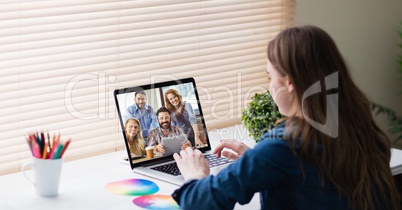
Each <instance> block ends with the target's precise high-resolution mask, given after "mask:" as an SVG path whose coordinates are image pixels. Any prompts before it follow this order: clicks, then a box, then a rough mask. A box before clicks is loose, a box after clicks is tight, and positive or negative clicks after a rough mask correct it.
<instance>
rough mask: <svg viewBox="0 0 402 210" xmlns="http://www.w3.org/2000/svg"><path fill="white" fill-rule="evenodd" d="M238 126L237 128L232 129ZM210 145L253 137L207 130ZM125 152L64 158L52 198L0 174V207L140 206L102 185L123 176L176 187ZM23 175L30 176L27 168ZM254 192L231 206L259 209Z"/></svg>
mask: <svg viewBox="0 0 402 210" xmlns="http://www.w3.org/2000/svg"><path fill="white" fill-rule="evenodd" d="M236 130H238V131H236ZM209 136H210V141H211V146H212V147H214V146H215V145H217V144H218V142H219V139H228V138H231V139H239V140H240V139H245V140H244V142H245V143H246V144H248V145H249V146H251V147H252V146H253V145H254V141H253V140H252V139H250V138H248V137H247V133H246V132H244V129H242V128H241V127H240V126H233V127H230V128H228V129H221V130H216V131H211V132H210V134H209ZM125 156H126V152H125V151H118V152H113V153H108V154H103V155H99V156H95V157H90V158H84V159H80V160H74V161H69V162H65V163H64V165H63V168H62V173H61V180H60V186H59V195H58V196H56V197H53V198H46V197H41V196H38V195H37V194H36V192H35V190H34V187H33V186H32V185H31V184H30V183H29V182H28V181H27V180H26V179H25V178H24V176H23V175H22V173H21V172H18V173H13V174H8V175H3V176H1V178H0V186H1V187H0V209H7V210H13V209H18V210H21V209H27V210H28V209H29V210H36V209H37V210H48V209H49V210H50V209H51V210H54V209H58V210H64V209H66V210H67V209H68V210H70V209H74V210H81V209H82V210H88V209H110V210H115V209H116V210H118V209H142V208H141V207H138V206H135V205H134V204H133V202H132V201H133V199H135V198H137V197H138V196H126V195H117V194H114V193H111V192H109V191H106V190H105V189H104V187H105V185H106V184H107V183H110V182H114V181H119V180H124V179H133V178H138V179H147V180H151V181H153V182H155V183H156V184H157V185H158V186H159V191H158V192H156V193H155V195H170V194H171V193H172V192H173V191H174V190H175V189H177V188H178V187H177V186H175V185H172V184H169V183H166V182H163V181H160V180H156V179H152V178H149V177H146V176H142V175H139V174H134V173H133V172H132V170H131V168H130V166H129V165H126V164H122V163H120V162H119V160H120V159H121V158H122V157H125ZM27 175H28V176H30V177H33V174H32V173H31V170H29V171H27ZM259 208H260V203H259V198H258V195H256V196H254V198H253V199H252V201H251V202H250V203H249V204H247V205H245V206H240V205H238V204H237V205H236V207H235V209H259Z"/></svg>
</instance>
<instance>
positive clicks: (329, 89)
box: [267, 26, 398, 210]
mask: <svg viewBox="0 0 402 210" xmlns="http://www.w3.org/2000/svg"><path fill="white" fill-rule="evenodd" d="M267 51H268V52H267V53H268V59H269V61H270V62H271V64H272V65H273V66H274V68H275V69H276V70H277V71H278V72H279V73H280V74H281V75H282V76H285V75H287V76H288V77H289V79H290V82H291V83H292V84H293V86H294V89H295V96H296V100H297V104H298V105H299V106H300V107H301V108H302V111H303V118H300V117H296V116H288V117H287V121H286V130H287V131H290V130H291V129H292V128H294V130H293V132H292V133H289V132H287V136H286V137H285V140H288V141H290V143H291V145H293V148H294V146H295V144H296V141H297V139H296V137H297V136H300V137H301V138H300V144H301V148H300V151H298V152H297V155H299V157H303V158H307V159H309V160H310V161H312V163H313V164H314V165H315V166H316V167H317V169H318V170H319V172H320V173H321V175H322V176H324V177H326V178H327V179H329V180H330V181H331V182H332V183H333V184H334V185H335V186H336V187H337V188H338V190H339V191H340V192H341V193H343V194H344V195H346V196H347V197H348V198H349V202H350V207H351V209H370V210H371V209H378V208H379V205H380V204H385V205H386V207H387V209H397V208H398V207H397V206H398V197H397V196H398V192H397V189H396V186H395V183H394V180H393V177H392V173H391V170H390V166H389V161H390V157H391V154H390V147H391V141H390V140H389V138H388V137H387V135H386V134H385V133H384V132H383V131H382V130H381V129H380V128H379V127H378V125H377V124H376V122H375V121H374V119H373V116H372V112H371V105H370V101H369V99H368V98H367V97H366V96H365V94H364V93H363V92H362V91H361V90H360V89H359V88H358V87H357V86H356V84H355V83H354V82H353V81H352V78H351V76H350V74H349V71H348V68H347V66H346V64H345V62H344V60H343V58H342V56H341V54H340V52H339V50H338V48H337V46H336V44H335V42H334V41H333V40H332V38H331V37H330V36H329V35H328V34H327V33H326V32H325V31H324V30H322V29H320V28H318V27H315V26H301V27H293V28H290V29H287V30H284V31H282V32H281V33H280V34H279V35H278V36H277V37H276V38H275V39H273V40H272V41H270V43H269V45H268V49H267ZM329 78H331V79H332V81H329V80H330V79H329ZM316 82H318V83H316ZM331 82H332V84H330V85H329V83H331ZM334 82H335V83H334ZM317 84H319V85H321V86H322V87H321V89H319V90H317V91H315V92H316V93H315V94H306V92H307V91H311V89H309V88H310V87H313V86H315V87H317ZM334 84H335V86H334ZM318 87H319V86H318ZM306 95H310V96H308V97H306ZM331 95H332V96H336V97H338V98H337V99H338V100H337V101H339V103H337V101H336V100H332V101H331V100H327V98H328V97H330V96H331ZM332 99H334V98H332ZM330 116H332V117H330ZM307 118H308V119H311V120H313V121H315V122H318V123H319V124H325V122H328V120H330V121H332V124H333V126H332V127H330V128H329V129H327V130H322V129H317V128H316V127H317V126H314V125H312V123H311V121H308V120H307ZM329 118H330V119H329ZM318 148H319V150H318Z"/></svg>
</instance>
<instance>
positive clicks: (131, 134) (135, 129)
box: [124, 118, 145, 157]
mask: <svg viewBox="0 0 402 210" xmlns="http://www.w3.org/2000/svg"><path fill="white" fill-rule="evenodd" d="M124 131H125V133H126V138H127V141H128V145H129V148H130V153H131V157H141V156H145V140H144V138H143V137H142V130H141V124H140V122H139V121H138V120H137V119H136V118H128V119H127V120H126V123H125V124H124Z"/></svg>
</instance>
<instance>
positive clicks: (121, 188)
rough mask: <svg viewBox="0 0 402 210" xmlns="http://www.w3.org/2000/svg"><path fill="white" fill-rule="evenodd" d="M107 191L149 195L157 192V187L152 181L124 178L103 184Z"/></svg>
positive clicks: (121, 193) (120, 193)
mask: <svg viewBox="0 0 402 210" xmlns="http://www.w3.org/2000/svg"><path fill="white" fill-rule="evenodd" d="M105 189H106V190H107V191H109V192H112V193H116V194H119V195H135V196H140V195H150V194H153V193H156V192H158V190H159V187H158V185H156V184H155V183H154V182H152V181H149V180H144V179H125V180H120V181H116V182H110V183H108V184H106V185H105Z"/></svg>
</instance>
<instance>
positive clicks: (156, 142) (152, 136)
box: [148, 106, 191, 153]
mask: <svg viewBox="0 0 402 210" xmlns="http://www.w3.org/2000/svg"><path fill="white" fill-rule="evenodd" d="M156 117H157V119H158V123H159V127H158V128H155V129H153V130H151V132H150V133H149V136H148V146H155V151H157V152H160V153H165V149H164V148H163V145H162V138H164V137H173V136H178V135H182V134H184V132H183V130H181V129H180V127H178V126H173V125H171V123H172V121H171V118H172V116H171V113H170V111H169V109H167V108H166V107H164V106H163V107H161V108H159V109H158V111H157V112H156ZM186 147H191V143H190V141H188V140H187V141H186V142H185V143H184V144H183V145H182V147H181V149H185V148H186ZM178 152H179V151H178Z"/></svg>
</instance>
